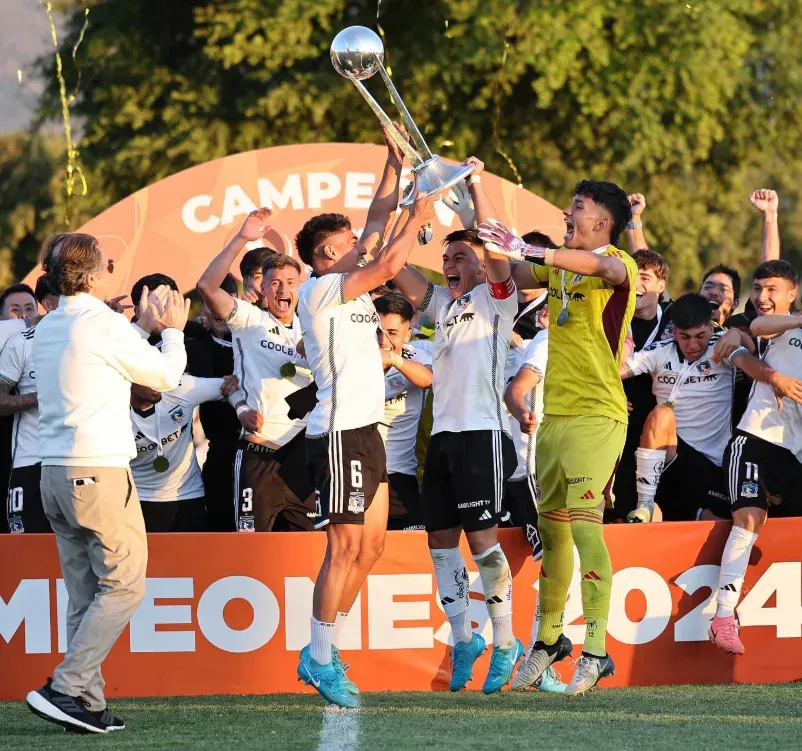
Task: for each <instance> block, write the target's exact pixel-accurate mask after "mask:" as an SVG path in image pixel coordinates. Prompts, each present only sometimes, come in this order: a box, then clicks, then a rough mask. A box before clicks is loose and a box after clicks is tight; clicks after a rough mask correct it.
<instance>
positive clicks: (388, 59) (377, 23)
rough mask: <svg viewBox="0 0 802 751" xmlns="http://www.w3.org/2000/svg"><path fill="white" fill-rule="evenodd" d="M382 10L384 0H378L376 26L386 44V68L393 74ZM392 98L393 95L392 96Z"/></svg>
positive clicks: (388, 73)
mask: <svg viewBox="0 0 802 751" xmlns="http://www.w3.org/2000/svg"><path fill="white" fill-rule="evenodd" d="M381 12H382V0H377V2H376V28H377V29H378V30H379V36H380V37H381V40H382V44H383V45H384V68H385V70H386V71H387V75H388V76H392V75H393V70H392V68H390V58H389V57H388V55H387V35H386V34H385V33H384V29H383V28H382V25H381V24H380V23H379V16H381ZM390 98H391V99H392V97H390Z"/></svg>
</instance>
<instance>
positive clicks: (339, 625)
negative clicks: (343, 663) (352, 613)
mask: <svg viewBox="0 0 802 751" xmlns="http://www.w3.org/2000/svg"><path fill="white" fill-rule="evenodd" d="M347 617H348V613H341V612H340V611H339V610H338V611H337V617H336V618H335V619H334V635H333V637H332V643H333V644H334V646H335V647H337V648H339V646H340V636H341V634H342V632H343V626H345V619H346V618H347Z"/></svg>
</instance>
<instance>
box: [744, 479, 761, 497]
mask: <svg viewBox="0 0 802 751" xmlns="http://www.w3.org/2000/svg"><path fill="white" fill-rule="evenodd" d="M757 490H758V488H757V483H756V482H745V483H743V485H741V496H742V497H743V498H757Z"/></svg>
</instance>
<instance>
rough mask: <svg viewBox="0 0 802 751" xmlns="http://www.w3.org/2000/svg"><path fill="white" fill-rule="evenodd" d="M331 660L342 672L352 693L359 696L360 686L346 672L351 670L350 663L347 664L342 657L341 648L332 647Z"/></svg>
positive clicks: (344, 681) (342, 676) (335, 667)
mask: <svg viewBox="0 0 802 751" xmlns="http://www.w3.org/2000/svg"><path fill="white" fill-rule="evenodd" d="M331 661H332V663H334V669H335V670H337V671H338V672H339V673H340V677H341V678H342V681H343V683H344V684H345V687H346V688H347V689H348V691H349V692H350V693H352V694H353V695H354V696H359V688H358V687H357V685H356V683H354V682H353V681H352V680H351V679H350V678H349V677H348V676H347V675H346V672H347V671H348V670H350V667H351V666H350V665H347V664H346V663H344V662H343V661H342V659H341V658H340V650H339V649H337V647H335V646H332V648H331Z"/></svg>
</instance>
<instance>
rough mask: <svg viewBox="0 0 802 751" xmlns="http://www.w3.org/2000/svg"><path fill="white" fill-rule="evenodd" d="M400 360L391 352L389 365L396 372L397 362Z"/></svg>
mask: <svg viewBox="0 0 802 751" xmlns="http://www.w3.org/2000/svg"><path fill="white" fill-rule="evenodd" d="M400 359H401V358H400V357H399V356H398V355H397V354H396V353H395V352H393V353H392V354H391V355H390V365H392V366H393V367H394V368H395V369H396V370H398V369H399V368H398V361H399V360H400Z"/></svg>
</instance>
